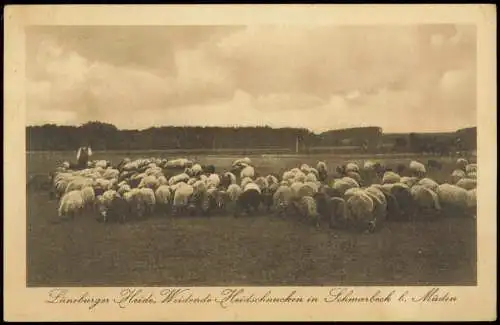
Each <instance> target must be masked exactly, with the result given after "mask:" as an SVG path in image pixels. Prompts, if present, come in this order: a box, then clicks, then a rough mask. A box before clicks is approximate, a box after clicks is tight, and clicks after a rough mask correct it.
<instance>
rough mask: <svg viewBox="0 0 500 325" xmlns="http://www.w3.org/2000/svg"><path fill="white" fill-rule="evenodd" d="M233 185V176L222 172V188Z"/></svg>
mask: <svg viewBox="0 0 500 325" xmlns="http://www.w3.org/2000/svg"><path fill="white" fill-rule="evenodd" d="M229 185H231V177H230V176H229V175H225V173H224V174H222V175H220V185H219V187H220V188H224V189H226V188H228V187H229Z"/></svg>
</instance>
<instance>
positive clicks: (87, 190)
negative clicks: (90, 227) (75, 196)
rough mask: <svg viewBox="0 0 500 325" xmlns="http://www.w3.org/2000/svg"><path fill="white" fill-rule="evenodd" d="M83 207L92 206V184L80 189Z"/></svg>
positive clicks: (93, 195) (93, 194)
mask: <svg viewBox="0 0 500 325" xmlns="http://www.w3.org/2000/svg"><path fill="white" fill-rule="evenodd" d="M81 194H82V197H83V204H84V207H92V206H94V202H95V192H94V189H93V188H92V186H85V187H84V188H83V189H82V190H81Z"/></svg>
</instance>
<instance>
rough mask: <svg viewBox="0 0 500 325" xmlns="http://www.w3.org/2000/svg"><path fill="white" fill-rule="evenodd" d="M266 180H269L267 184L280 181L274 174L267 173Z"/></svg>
mask: <svg viewBox="0 0 500 325" xmlns="http://www.w3.org/2000/svg"><path fill="white" fill-rule="evenodd" d="M266 180H267V184H269V186H271V185H273V184H278V183H279V181H278V178H277V177H276V176H274V175H267V176H266Z"/></svg>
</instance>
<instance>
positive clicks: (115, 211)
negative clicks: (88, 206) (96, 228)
mask: <svg viewBox="0 0 500 325" xmlns="http://www.w3.org/2000/svg"><path fill="white" fill-rule="evenodd" d="M128 215H129V209H128V204H127V201H126V200H125V199H124V198H122V197H120V196H115V197H113V198H111V201H110V202H109V204H108V206H107V209H105V210H102V217H103V221H104V222H108V221H119V222H125V220H126V219H127V217H128Z"/></svg>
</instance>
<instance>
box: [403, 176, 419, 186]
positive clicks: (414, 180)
mask: <svg viewBox="0 0 500 325" xmlns="http://www.w3.org/2000/svg"><path fill="white" fill-rule="evenodd" d="M399 183H403V184H405V185H407V186H408V187H412V186H413V185H415V184H417V183H418V178H417V177H413V176H410V177H408V176H403V177H401V178H400V180H399Z"/></svg>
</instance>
